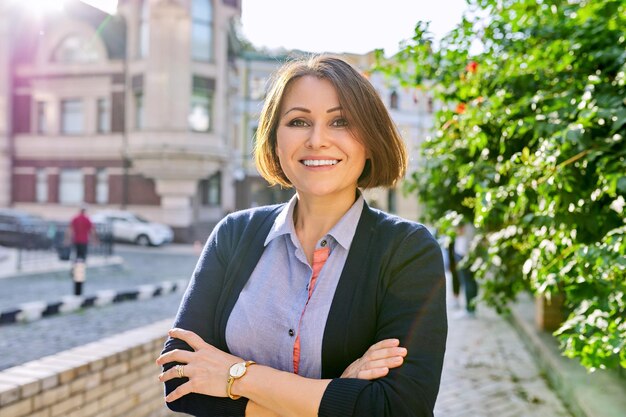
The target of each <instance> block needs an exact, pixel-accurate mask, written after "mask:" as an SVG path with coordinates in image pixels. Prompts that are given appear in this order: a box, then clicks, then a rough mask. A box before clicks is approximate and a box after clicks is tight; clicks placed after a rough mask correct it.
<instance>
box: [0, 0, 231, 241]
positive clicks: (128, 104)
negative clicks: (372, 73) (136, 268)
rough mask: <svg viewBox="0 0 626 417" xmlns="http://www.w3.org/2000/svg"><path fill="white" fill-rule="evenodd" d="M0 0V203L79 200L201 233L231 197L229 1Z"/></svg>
mask: <svg viewBox="0 0 626 417" xmlns="http://www.w3.org/2000/svg"><path fill="white" fill-rule="evenodd" d="M20 3H22V2H19V1H18V2H15V1H10V0H0V31H2V32H1V33H0V35H2V36H1V39H0V115H2V117H1V119H0V206H14V207H16V208H21V209H25V210H27V211H30V212H33V213H39V214H42V215H44V216H45V217H48V218H53V219H59V220H66V219H68V218H69V217H70V215H71V214H72V213H73V212H74V211H75V210H76V207H77V206H78V205H80V204H82V203H83V202H85V203H88V204H89V205H90V206H92V209H93V210H95V211H97V210H98V209H108V208H124V209H128V210H132V211H135V212H138V213H140V214H142V215H144V216H145V217H147V218H149V219H151V220H155V221H161V222H164V223H167V224H169V225H171V226H172V227H174V229H175V231H176V239H177V240H179V241H192V240H197V239H204V238H205V237H206V233H207V230H210V228H211V227H212V226H213V225H214V224H215V223H216V222H217V221H218V220H219V219H220V218H221V217H223V215H224V213H226V212H228V211H231V210H233V209H234V206H235V193H234V186H233V184H234V178H233V172H234V168H235V167H234V165H233V161H234V160H235V158H234V155H233V152H234V146H233V143H231V142H232V140H231V139H232V135H231V131H230V130H231V129H230V126H232V121H231V119H230V112H229V111H228V109H229V107H230V106H231V104H230V103H229V94H230V92H229V75H228V73H229V71H231V70H232V65H233V64H234V61H233V59H232V44H231V40H232V39H231V38H232V36H230V35H231V32H232V24H233V21H235V20H236V19H238V17H239V16H240V14H241V5H240V2H239V1H237V0H121V1H120V2H119V6H118V12H117V14H115V15H113V16H110V15H108V14H106V13H104V12H101V11H100V10H98V9H95V8H93V7H91V6H89V5H86V4H84V3H82V2H80V1H78V0H71V1H67V2H65V4H64V8H63V9H62V10H61V9H59V10H50V11H49V12H48V13H46V14H37V13H33V11H32V10H27V9H25V8H24V7H23V6H21V5H20Z"/></svg>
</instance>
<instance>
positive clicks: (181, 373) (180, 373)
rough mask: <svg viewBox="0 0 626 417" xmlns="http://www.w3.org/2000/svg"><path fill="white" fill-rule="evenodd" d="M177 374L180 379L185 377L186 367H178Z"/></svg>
mask: <svg viewBox="0 0 626 417" xmlns="http://www.w3.org/2000/svg"><path fill="white" fill-rule="evenodd" d="M176 372H177V373H178V377H179V378H184V377H185V365H176Z"/></svg>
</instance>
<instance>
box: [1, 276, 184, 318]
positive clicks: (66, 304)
mask: <svg viewBox="0 0 626 417" xmlns="http://www.w3.org/2000/svg"><path fill="white" fill-rule="evenodd" d="M186 286H187V281H186V280H178V281H164V282H162V283H161V284H155V285H141V286H139V287H137V288H135V289H133V290H126V291H114V290H102V291H98V292H97V293H96V295H91V296H85V297H83V296H76V295H68V296H65V297H63V298H62V299H61V300H60V301H53V302H49V303H47V302H45V301H33V302H29V303H23V304H20V305H19V306H17V307H15V308H11V309H8V310H5V311H2V312H0V326H5V325H8V324H14V323H28V322H32V321H35V320H40V319H42V318H44V317H51V316H56V315H59V314H64V313H71V312H73V311H76V310H79V309H81V308H90V307H102V306H106V305H109V304H115V303H121V302H123V301H131V300H147V299H150V298H154V297H159V296H161V295H166V294H171V293H175V292H177V291H179V290H181V289H185V288H186Z"/></svg>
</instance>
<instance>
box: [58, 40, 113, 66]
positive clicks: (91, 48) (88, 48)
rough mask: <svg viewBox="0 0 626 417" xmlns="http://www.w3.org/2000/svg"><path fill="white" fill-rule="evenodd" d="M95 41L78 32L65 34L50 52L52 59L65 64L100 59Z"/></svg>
mask: <svg viewBox="0 0 626 417" xmlns="http://www.w3.org/2000/svg"><path fill="white" fill-rule="evenodd" d="M94 36H95V35H94ZM96 42H97V39H96V38H91V39H89V38H87V37H86V36H83V35H80V34H72V35H69V36H66V37H65V38H63V40H62V41H61V43H60V44H59V46H57V47H56V49H55V50H54V52H53V53H52V61H54V62H61V63H66V64H69V63H81V64H84V63H88V62H97V61H100V60H101V57H100V52H99V50H98V47H97V45H96Z"/></svg>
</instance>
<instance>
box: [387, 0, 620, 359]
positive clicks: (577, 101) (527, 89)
mask: <svg viewBox="0 0 626 417" xmlns="http://www.w3.org/2000/svg"><path fill="white" fill-rule="evenodd" d="M468 3H469V5H470V10H473V12H474V13H469V14H468V15H467V16H466V17H465V18H464V19H463V21H462V22H461V23H460V24H459V25H458V26H457V27H456V28H455V29H454V30H453V31H452V32H450V33H449V34H448V35H447V36H446V37H445V38H444V39H443V40H442V41H441V42H440V43H439V44H437V45H435V43H434V42H433V41H432V40H431V38H430V35H429V33H428V25H427V24H425V23H421V22H420V23H418V25H417V26H416V29H415V36H414V37H413V38H412V39H411V40H409V41H407V42H405V44H404V45H403V48H402V50H401V51H400V52H399V53H398V54H397V55H396V56H395V57H393V59H391V60H389V61H385V59H384V58H383V57H382V54H381V55H380V62H381V64H380V67H381V69H383V70H384V71H386V72H387V73H388V74H389V75H391V76H392V77H394V78H397V79H399V80H400V81H401V82H402V83H403V84H404V85H405V86H411V87H415V88H420V87H421V86H424V84H426V83H427V84H428V88H430V89H431V90H432V91H433V92H434V94H435V95H436V98H437V100H438V102H439V103H441V106H440V109H439V110H438V111H437V112H436V130H435V132H434V134H433V137H432V138H430V139H428V140H427V141H426V142H425V144H424V146H423V149H422V157H421V162H422V163H421V165H420V168H419V169H418V171H417V172H415V173H413V175H412V179H411V180H409V181H408V185H409V189H410V190H411V191H416V192H417V193H418V194H419V198H420V200H421V201H422V202H423V203H424V206H425V218H424V220H425V221H428V222H431V223H434V224H436V225H437V226H438V227H439V228H440V230H442V232H444V233H449V234H452V233H453V227H454V225H455V224H456V223H458V222H459V221H461V220H462V219H466V220H470V221H472V222H474V224H475V225H476V226H477V228H478V230H479V232H480V233H479V241H480V242H481V243H480V245H479V246H478V247H477V250H476V251H475V253H474V256H473V259H472V268H473V269H474V270H475V271H476V274H477V277H478V278H479V280H480V282H481V288H482V289H483V298H484V299H485V300H486V301H487V302H488V303H490V304H491V305H493V306H496V307H497V308H498V309H499V310H503V309H506V306H507V303H508V302H509V301H510V300H512V299H514V298H515V296H516V294H518V293H519V292H520V291H523V290H532V291H533V292H534V293H536V294H544V295H549V294H552V293H554V292H556V291H559V292H562V293H564V294H565V296H566V308H567V310H568V314H569V316H568V318H567V319H566V321H565V322H564V323H563V325H562V327H561V328H560V329H559V330H558V331H557V332H556V335H557V337H558V338H559V339H560V341H561V344H562V347H563V350H564V353H565V354H566V355H568V356H570V357H576V358H578V359H579V360H580V362H581V363H582V364H583V365H584V366H586V367H588V368H590V369H595V368H605V367H608V368H619V367H622V368H626V296H625V293H626V272H625V271H626V238H625V236H626V219H625V212H626V211H625V209H624V206H625V205H626V203H625V197H626V140H625V139H624V136H626V0H543V1H542V0H468Z"/></svg>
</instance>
